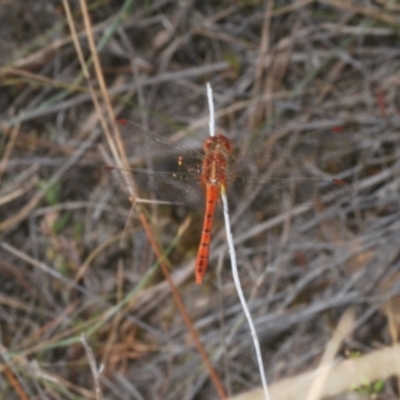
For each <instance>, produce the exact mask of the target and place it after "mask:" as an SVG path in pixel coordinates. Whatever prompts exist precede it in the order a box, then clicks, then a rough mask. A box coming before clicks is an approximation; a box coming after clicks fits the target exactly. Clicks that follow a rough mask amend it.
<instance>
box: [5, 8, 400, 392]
mask: <svg viewBox="0 0 400 400" xmlns="http://www.w3.org/2000/svg"><path fill="white" fill-rule="evenodd" d="M66 4H67V3H66V2H64V3H63V2H49V1H44V0H43V1H6V0H2V1H1V2H0V60H1V70H0V71H1V92H0V104H1V120H0V129H1V164H0V176H1V191H0V204H1V206H0V219H1V220H0V231H1V238H0V328H1V331H0V333H1V336H0V337H1V347H0V360H1V361H0V365H1V369H0V372H1V374H0V398H2V399H7V400H8V399H92V398H93V399H94V398H98V399H100V398H102V397H103V398H105V399H138V400H140V399H213V398H219V397H225V395H224V394H223V392H225V393H226V396H234V395H237V394H239V393H244V392H249V394H248V395H246V396H243V397H242V398H243V399H244V398H246V399H250V398H253V399H255V398H262V397H257V396H258V395H257V394H254V393H253V394H251V393H250V392H251V390H253V389H255V388H257V387H259V385H260V376H259V373H258V368H257V365H256V362H255V356H254V349H253V345H252V342H251V336H250V334H249V329H248V326H247V324H246V323H245V320H244V317H243V312H242V310H241V307H240V304H239V300H238V297H237V294H236V291H235V288H234V285H233V281H232V277H231V272H230V266H229V259H228V255H227V251H226V246H225V236H224V232H223V231H222V230H221V226H222V224H221V220H220V219H217V220H216V226H215V235H214V239H213V246H212V254H211V260H210V268H209V270H208V272H207V275H206V277H205V281H204V283H203V284H202V285H201V286H200V285H195V282H194V274H193V263H194V257H195V254H196V250H197V246H198V241H199V234H200V228H201V224H202V220H201V218H202V216H201V213H202V209H201V208H196V207H195V208H191V207H190V208H187V207H184V206H181V205H179V206H178V205H177V206H168V207H165V206H162V207H161V206H160V207H155V206H152V207H147V208H143V207H142V208H141V210H142V213H141V214H139V211H140V210H134V211H133V212H132V213H131V215H130V208H131V204H130V202H129V200H128V196H129V193H128V191H127V190H124V188H123V185H121V184H120V180H118V176H116V175H118V174H115V173H110V172H109V171H105V169H104V166H106V165H108V164H110V163H113V159H112V157H111V152H110V150H109V145H108V143H109V141H107V140H106V136H105V135H104V132H105V129H104V126H102V125H101V117H102V118H104V119H105V121H106V123H107V124H108V126H109V127H112V126H113V121H112V116H111V115H110V113H109V110H110V109H109V108H107V106H106V105H107V101H109V102H110V104H111V105H112V109H113V110H114V112H115V115H116V116H117V117H125V118H129V119H131V120H133V121H134V122H135V123H137V124H138V125H139V126H141V127H142V129H138V131H139V130H140V131H141V132H153V133H157V134H158V135H160V136H163V137H164V138H165V140H166V142H167V141H175V142H179V143H180V144H183V145H185V146H187V147H190V148H191V149H198V150H199V149H200V148H201V141H202V139H204V138H205V137H206V135H207V130H208V125H207V124H208V107H207V101H206V96H205V84H206V82H210V83H211V85H212V87H213V90H214V101H215V108H216V113H217V125H218V127H219V128H220V129H223V130H224V131H225V132H226V133H227V135H229V136H230V137H231V138H232V139H233V140H234V141H235V143H237V144H238V147H237V148H238V149H239V150H240V151H241V152H243V153H244V152H249V151H250V152H251V151H254V150H260V149H262V151H261V153H257V154H256V155H255V156H254V157H251V161H252V162H251V163H250V164H249V165H250V166H251V173H252V179H249V180H248V182H247V183H249V185H250V186H248V187H247V188H246V190H244V191H242V192H241V194H239V196H236V197H232V199H231V202H232V223H233V232H234V237H235V240H236V246H237V253H238V254H237V259H238V265H239V270H240V276H241V279H242V285H243V288H244V291H245V294H246V297H247V298H248V299H249V305H250V309H251V312H252V314H253V316H254V319H255V324H256V329H257V332H258V335H259V338H260V343H261V348H262V355H263V359H264V362H265V369H266V374H267V378H268V381H269V382H270V383H274V382H279V381H280V380H282V379H283V378H287V377H293V376H295V375H297V374H300V373H304V372H306V371H312V370H313V369H315V368H316V367H317V366H318V365H319V363H320V360H321V357H322V354H323V353H324V351H325V349H326V348H327V347H326V346H327V343H328V342H329V341H330V339H331V338H332V336H333V335H334V331H335V328H336V326H337V324H338V322H339V320H340V317H341V316H342V315H343V313H344V312H345V310H347V309H348V308H351V309H352V310H353V312H354V329H353V331H352V334H351V335H350V336H347V338H346V339H344V340H343V341H339V342H338V343H339V344H338V346H339V348H338V351H337V352H336V351H335V352H333V353H337V360H343V362H344V363H346V362H349V359H348V357H354V355H355V354H357V357H360V359H362V358H363V355H365V354H368V355H373V354H376V353H377V352H378V350H380V349H386V348H387V347H388V346H392V345H393V344H395V343H396V342H397V330H398V325H397V322H398V321H399V310H400V308H399V307H400V303H398V295H399V292H400V285H399V283H398V276H399V267H400V240H399V237H400V218H399V217H400V202H399V197H398V193H399V185H400V176H399V171H400V170H399V167H400V165H399V151H400V149H399V145H400V132H399V127H400V116H399V112H400V97H399V89H398V86H399V84H400V77H399V63H400V61H399V60H400V58H399V56H400V46H399V45H400V40H399V34H398V32H399V27H400V6H399V5H398V2H396V1H391V0H375V1H368V0H360V1H345V0H322V1H310V0H293V1H283V0H275V1H272V0H270V1H267V2H263V1H257V0H253V1H252V0H248V1H247V0H236V1H233V0H231V1H228V0H225V1H222V0H221V1H216V0H215V1H214V0H205V1H194V0H184V1H179V2H178V1H171V0H160V1H125V2H122V1H113V0H99V1H86V3H85V2H84V1H83V0H82V1H80V2H78V1H70V0H68V4H69V6H70V7H71V12H72V20H73V21H74V26H75V29H76V31H77V35H78V37H77V42H79V43H80V46H81V48H82V53H83V57H84V60H85V61H86V65H87V67H88V71H89V74H90V78H89V79H87V77H85V73H84V69H83V67H82V64H81V63H80V62H79V59H78V56H77V47H76V44H74V41H73V39H72V37H71V25H70V24H69V23H68V21H67V17H66V11H65V10H66V8H65V7H66ZM84 4H86V7H87V13H88V14H89V15H90V26H91V29H89V28H88V25H87V24H85V23H84V19H83V15H85V13H86V11H85V7H84ZM88 38H92V39H93V40H94V42H95V44H96V46H97V50H96V54H95V52H93V49H92V50H91V49H90V46H89V42H88ZM75 39H76V38H75ZM96 57H98V58H96ZM95 65H97V66H100V67H101V71H100V70H96V68H95V67H94V66H95ZM101 75H102V76H103V77H104V80H105V85H106V87H107V90H108V94H106V93H105V92H104V90H103V91H102V90H101V85H100V83H99V82H100V76H101ZM95 99H97V101H98V103H99V104H98V106H97V108H96V107H95ZM99 110H100V111H99ZM135 134H137V135H140V133H139V132H136V133H135V132H133V135H135ZM113 135H114V134H111V138H113V137H114V136H113ZM164 147H165V148H166V149H167V148H168V147H167V145H165V146H164ZM139 155H140V154H139ZM159 155H160V154H159V153H154V154H153V156H154V159H155V162H156V163H157V162H158V159H157V157H158V156H159ZM165 155H166V156H171V155H173V154H171V153H168V152H167V153H165V154H163V158H165ZM128 156H130V154H128ZM141 156H143V154H141ZM303 156H307V160H306V161H304V159H303ZM142 160H143V159H142ZM136 161H138V159H137V158H136ZM163 161H165V160H163ZM332 177H337V178H338V179H343V180H344V181H345V182H346V184H345V185H335V184H329V182H331V178H332ZM254 178H256V179H254ZM278 178H279V179H278ZM303 178H308V180H305V179H303ZM281 179H282V180H281ZM251 182H255V183H254V184H253V186H252V185H251ZM310 182H312V183H313V185H311V184H310ZM284 183H287V184H288V185H286V188H287V191H285V190H284V188H285V185H284ZM233 186H234V185H233ZM125 189H126V188H125ZM256 194H257V196H256ZM184 195H185V194H184V192H183V193H182V192H181V191H178V189H177V191H176V196H177V197H178V199H177V200H178V201H179V200H181V198H182V196H184ZM189 216H190V217H191V220H190V223H189V224H187V223H186V221H187V217H189ZM144 221H148V223H149V226H146V224H145V222H144ZM150 230H151V231H150ZM156 244H157V246H158V248H159V249H160V251H165V252H166V254H165V257H164V261H163V262H164V264H166V265H168V266H169V270H170V273H171V279H170V281H169V283H167V281H166V278H165V275H164V274H163V273H162V270H161V269H160V268H159V264H158V263H157V260H158V259H159V257H158V256H157V254H156V251H155V245H156ZM172 286H174V287H175V288H176V292H177V293H179V295H180V296H181V298H182V302H183V304H184V307H185V309H186V312H187V315H188V316H189V317H190V319H191V321H192V323H193V326H194V329H195V332H196V333H195V334H193V330H192V331H190V329H189V328H188V321H187V319H185V317H184V314H183V311H182V306H180V307H178V306H177V302H176V294H175V295H173V294H172V289H171V287H172ZM82 333H85V334H86V338H87V346H86V350H85V347H84V345H83V343H82V341H81V334H82ZM196 337H197V338H198V339H199V340H200V342H201V343H202V344H203V346H204V349H205V353H206V354H207V355H208V357H209V360H210V365H212V366H213V369H214V370H215V373H216V375H215V376H214V378H213V379H210V371H211V369H210V367H207V366H206V364H205V361H204V359H205V356H204V354H203V356H201V352H200V351H199V346H198V344H197V345H196V339H195V338H196ZM89 349H91V350H92V352H93V359H92V358H91V356H90V351H89ZM379 354H382V353H379ZM385 354H386V353H385ZM393 354H395V353H394V350H393V351H389V352H388V357H392V356H393ZM334 355H335V354H333V355H332V356H334ZM93 360H95V364H96V365H97V366H100V365H101V364H103V365H104V368H103V370H102V372H101V373H100V374H99V376H97V375H96V372H93V371H92V369H91V366H92V367H94V363H93ZM368 360H369V361H368V365H370V366H372V367H373V368H372V369H373V370H374V371H375V372H376V371H378V373H377V374H378V375H375V376H374V377H373V378H372V377H371V376H369V375H368V374H367V372H365V375H363V374H361V375H360V376H359V377H358V381H349V382H348V383H347V384H346V385H341V384H340V382H339V378H335V379H336V381H335V384H334V385H333V386H334V388H335V390H336V391H335V390H333V391H332V392H329V393H331V394H335V393H336V394H339V393H340V392H349V395H351V396H353V397H351V398H369V397H370V396H376V397H377V398H385V399H391V398H397V393H398V387H397V383H396V380H395V379H394V378H393V377H392V378H390V376H394V375H396V374H395V370H393V369H392V370H389V371H387V372H383V367H382V368H381V365H380V364H379V362H380V361H378V359H373V358H370V359H368ZM390 363H392V364H394V365H395V367H394V368H396V363H395V362H393V358H392V359H391V361H388V360H387V359H386V360H385V361H383V364H384V365H385V366H388V365H392V364H390ZM90 365H91V366H90ZM339 365H341V364H339ZM343 365H344V364H343ZM354 368H355V367H354ZM354 368H353V369H351V371H350V370H345V375H346V376H347V377H348V376H350V375H351V373H352V372H354V371H353V370H354ZM381 371H382V372H381ZM373 380H375V381H376V380H378V383H379V385H378V386H376V385H375V386H374V385H373V383H374V382H373ZM328 381H329V378H328ZM218 382H219V384H218ZM285 382H286V383H285V385H284V386H285V388H286V389H287V388H288V387H290V386H291V383H290V382H291V381H285ZM361 382H362V383H363V387H362V388H361V389H360V390H357V391H355V390H354V388H355V387H357V386H360V385H361ZM293 385H294V381H293ZM218 387H219V389H216V388H218ZM277 387H278V386H277ZM308 387H309V386H307V385H306V386H305V387H304V386H303V387H302V388H298V389H296V391H295V394H294V395H293V394H291V395H289V394H287V395H284V394H282V393H278V391H277V390H278V389H276V391H275V392H274V393H275V394H274V396H273V399H278V398H279V399H284V398H285V399H289V398H292V399H303V398H306V395H307V391H306V389H307V388H308ZM96 388H97V389H98V390H97V392H96ZM221 388H223V389H221ZM378 391H379V393H377V392H378ZM373 392H375V393H373ZM325 393H328V392H325ZM251 396H254V397H251ZM285 396H286V397H285ZM290 396H291V397H290ZM314 398H315V397H314Z"/></svg>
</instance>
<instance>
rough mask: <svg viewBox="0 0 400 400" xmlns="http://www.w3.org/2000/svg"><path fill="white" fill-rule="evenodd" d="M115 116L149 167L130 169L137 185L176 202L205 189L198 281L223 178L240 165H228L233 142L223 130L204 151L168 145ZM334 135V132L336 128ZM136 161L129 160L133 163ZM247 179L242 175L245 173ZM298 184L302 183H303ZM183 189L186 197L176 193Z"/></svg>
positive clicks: (129, 145) (248, 162)
mask: <svg viewBox="0 0 400 400" xmlns="http://www.w3.org/2000/svg"><path fill="white" fill-rule="evenodd" d="M118 122H119V123H118V125H119V131H120V132H121V136H122V140H123V145H124V147H125V150H126V152H127V154H128V156H129V155H134V156H136V157H138V158H139V160H140V161H141V162H143V160H145V161H148V165H149V167H148V168H147V169H138V168H132V169H130V170H129V173H132V175H133V178H134V180H135V183H136V184H137V185H138V186H139V187H147V188H148V190H150V191H152V192H155V193H157V194H158V196H159V197H158V199H167V200H175V201H177V200H178V203H179V202H181V201H182V200H184V202H185V203H193V198H198V197H203V198H204V194H203V195H202V196H200V195H199V193H198V191H199V188H200V187H201V186H202V187H203V191H205V214H204V221H203V229H202V233H201V239H200V245H199V250H198V253H197V259H196V267H195V277H196V283H197V284H200V283H202V281H203V277H204V275H205V272H206V270H207V267H208V261H209V253H210V242H211V231H212V226H213V220H214V214H215V210H216V206H217V203H218V199H219V196H220V194H221V190H222V188H226V187H227V185H228V183H229V182H228V181H230V180H231V174H230V172H231V170H235V171H236V175H237V170H241V169H243V168H240V167H237V168H232V165H231V163H230V161H231V158H232V153H233V150H234V148H233V144H232V142H231V140H230V139H229V138H228V137H226V136H225V135H222V134H217V135H215V136H212V137H208V138H207V139H206V140H205V141H204V144H203V154H201V153H199V152H197V151H191V150H188V149H186V148H184V147H179V146H175V145H171V143H170V142H169V141H168V140H167V139H166V138H162V137H159V136H157V135H154V134H150V133H148V132H147V133H144V132H143V130H141V129H140V128H138V126H137V125H136V124H134V123H132V122H130V121H127V120H120V121H118ZM335 132H336V130H335ZM336 135H338V134H337V133H336ZM340 135H341V134H340ZM337 137H338V136H336V139H337ZM343 139H344V138H343V136H341V140H342V145H344V144H345V143H346V140H343ZM266 154H267V153H266V152H265V149H262V150H259V151H257V152H255V153H253V154H252V155H250V157H246V158H245V159H242V160H240V161H238V160H236V163H235V164H236V165H241V166H244V165H245V166H246V167H247V168H245V169H247V170H251V169H252V168H251V167H252V166H253V167H254V162H253V161H254V160H252V159H253V158H255V157H259V156H260V155H261V156H265V155H266ZM264 158H265V157H264ZM139 160H138V159H136V162H140V161H139ZM171 160H172V162H171ZM136 162H135V160H133V163H134V164H135V163H136ZM112 169H114V168H112ZM115 169H116V168H115ZM239 176H240V174H239ZM246 180H247V178H245V181H246ZM309 181H312V182H313V185H312V186H313V187H315V185H316V183H317V182H320V183H325V184H326V183H328V182H329V183H331V184H332V183H333V184H334V185H339V184H342V183H344V181H343V180H342V179H338V178H334V179H332V178H331V179H328V178H326V177H325V178H317V179H315V178H313V179H311V180H309ZM304 182H306V181H304ZM200 183H201V184H200ZM276 183H277V182H268V186H269V189H270V190H271V189H273V187H278V186H277V185H276ZM279 185H280V186H281V185H282V180H279ZM302 185H303V186H306V185H307V183H303V184H302ZM228 186H229V185H228ZM183 193H184V195H183V197H185V199H183V198H182V197H181V196H180V195H181V194H183Z"/></svg>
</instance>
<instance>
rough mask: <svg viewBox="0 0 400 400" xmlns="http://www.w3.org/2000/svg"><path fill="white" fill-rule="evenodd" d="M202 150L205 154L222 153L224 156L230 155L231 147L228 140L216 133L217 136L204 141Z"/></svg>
mask: <svg viewBox="0 0 400 400" xmlns="http://www.w3.org/2000/svg"><path fill="white" fill-rule="evenodd" d="M203 149H204V152H205V153H206V154H208V153H210V152H212V151H222V152H223V153H225V154H226V155H229V154H230V153H232V150H233V145H232V142H231V140H230V139H229V138H227V137H226V136H224V135H222V134H221V133H218V134H217V135H215V136H210V137H209V138H208V139H206V140H205V142H204V145H203Z"/></svg>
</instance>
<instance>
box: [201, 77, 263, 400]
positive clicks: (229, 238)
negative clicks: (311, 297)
mask: <svg viewBox="0 0 400 400" xmlns="http://www.w3.org/2000/svg"><path fill="white" fill-rule="evenodd" d="M207 97H208V107H209V109H210V136H214V135H215V118H214V102H213V98H212V89H211V85H210V84H209V83H207ZM221 199H222V205H223V210H224V220H225V232H226V238H227V242H228V248H229V255H230V258H231V266H232V275H233V280H234V282H235V286H236V291H237V293H238V295H239V299H240V303H241V304H242V308H243V311H244V314H245V316H246V319H247V323H248V324H249V327H250V332H251V337H252V339H253V343H254V347H255V349H256V355H257V363H258V368H259V370H260V375H261V382H262V385H263V389H264V395H265V399H266V400H270V397H269V392H268V384H267V378H266V377H265V371H264V364H263V360H262V356H261V349H260V343H259V341H258V337H257V332H256V328H255V326H254V323H253V319H252V318H251V314H250V311H249V308H248V307H247V303H246V299H245V298H244V294H243V290H242V286H241V285H240V279H239V273H238V269H237V263H236V252H235V247H234V245H233V237H232V231H231V224H230V221H229V209H228V199H227V197H226V193H225V187H224V186H222V187H221Z"/></svg>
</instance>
